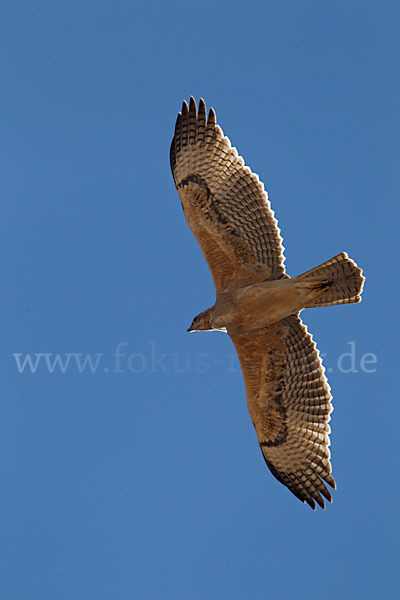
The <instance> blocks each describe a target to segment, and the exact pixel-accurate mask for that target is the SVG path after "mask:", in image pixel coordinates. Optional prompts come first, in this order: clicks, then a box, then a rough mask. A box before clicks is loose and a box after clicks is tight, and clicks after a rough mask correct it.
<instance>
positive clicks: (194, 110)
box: [189, 96, 197, 114]
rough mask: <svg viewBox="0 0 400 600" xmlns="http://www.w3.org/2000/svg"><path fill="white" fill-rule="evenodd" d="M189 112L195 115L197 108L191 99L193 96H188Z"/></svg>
mask: <svg viewBox="0 0 400 600" xmlns="http://www.w3.org/2000/svg"><path fill="white" fill-rule="evenodd" d="M189 112H190V113H193V112H194V114H196V113H197V106H196V100H195V99H194V98H193V96H190V100H189Z"/></svg>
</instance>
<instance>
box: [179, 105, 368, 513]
mask: <svg viewBox="0 0 400 600" xmlns="http://www.w3.org/2000/svg"><path fill="white" fill-rule="evenodd" d="M170 161H171V169H172V173H173V177H174V181H175V185H176V188H177V190H178V193H179V196H180V199H181V203H182V207H183V210H184V213H185V217H186V220H187V222H188V225H189V227H190V229H191V230H192V232H193V234H194V235H195V237H196V239H197V241H198V243H199V245H200V247H201V250H202V251H203V254H204V256H205V258H206V260H207V263H208V266H209V268H210V271H211V274H212V277H213V280H214V284H215V288H216V302H215V304H214V306H212V307H211V308H208V309H207V310H205V311H204V312H202V313H200V314H199V315H198V316H197V317H195V319H194V320H193V323H192V325H191V326H190V327H189V329H188V331H210V330H220V331H225V332H227V333H228V335H229V336H230V337H231V339H232V341H233V343H234V345H235V348H236V351H237V354H238V356H239V361H240V364H241V368H242V372H243V377H244V381H245V386H246V394H247V405H248V409H249V413H250V416H251V419H252V421H253V424H254V427H255V430H256V433H257V437H258V441H259V444H260V447H261V451H262V454H263V457H264V459H265V462H266V463H267V465H268V467H269V469H270V470H271V472H272V473H273V475H275V477H276V478H277V479H278V480H279V481H280V482H281V483H283V484H284V485H285V486H286V487H288V488H289V490H290V491H291V492H293V494H294V495H295V496H297V498H299V499H300V500H301V501H302V502H307V504H308V505H309V506H311V508H313V509H315V503H317V504H318V505H319V506H321V508H325V503H324V498H325V499H326V500H328V501H329V502H331V501H332V498H331V494H330V492H329V490H328V488H327V486H326V483H327V484H329V485H330V486H331V487H332V488H335V481H334V479H333V477H332V474H331V471H332V469H331V463H330V452H329V433H330V428H329V425H328V422H329V420H330V413H331V411H332V405H331V394H330V387H329V385H328V382H327V379H326V377H325V374H324V368H323V366H322V362H321V360H320V357H319V352H318V350H317V348H316V345H315V343H314V342H313V339H312V337H311V335H310V334H309V333H308V331H307V328H306V327H305V325H304V324H303V323H302V321H301V319H300V317H299V313H300V311H301V310H302V309H303V308H311V307H318V306H332V305H335V304H347V303H353V302H359V301H360V294H361V291H362V287H363V282H364V277H363V276H362V274H361V273H362V271H361V269H359V268H358V267H357V265H356V264H355V263H354V261H352V260H351V259H350V258H349V257H348V256H347V254H346V253H345V252H342V253H341V254H338V255H337V256H335V257H334V258H331V259H330V260H328V261H326V262H324V263H323V264H321V265H320V266H318V267H315V268H314V269H311V270H310V271H307V272H306V273H303V274H302V275H299V276H298V277H295V278H293V279H292V278H290V277H289V276H288V275H287V273H286V272H285V267H284V256H283V246H282V238H281V236H280V230H279V229H278V225H277V221H276V219H275V217H274V213H273V211H272V210H271V207H270V203H269V201H268V198H267V194H266V192H265V190H264V186H263V184H262V183H261V182H260V180H259V178H258V176H257V175H256V174H255V173H253V172H252V171H251V170H250V168H249V167H247V166H245V164H244V161H243V159H242V158H241V157H240V156H239V155H238V153H237V151H236V149H235V148H233V147H232V146H231V143H230V141H229V139H228V138H227V137H224V134H223V132H222V130H221V128H220V127H219V126H218V125H217V124H216V117H215V112H214V110H213V109H212V108H211V109H210V111H209V113H208V116H207V112H206V105H205V103H204V100H203V99H201V100H200V102H199V107H198V110H197V106H196V102H195V100H194V98H193V97H192V98H190V104H189V106H188V105H187V103H186V102H185V101H184V102H183V106H182V112H180V113H179V114H178V118H177V121H176V126H175V134H174V137H173V140H172V144H171V150H170Z"/></svg>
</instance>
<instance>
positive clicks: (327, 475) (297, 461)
mask: <svg viewBox="0 0 400 600" xmlns="http://www.w3.org/2000/svg"><path fill="white" fill-rule="evenodd" d="M231 337H232V340H233V343H234V344H235V348H236V351H237V353H238V355H239V360H240V363H241V367H242V371H243V376H244V380H245V384H246V392H247V404H248V408H249V412H250V416H251V419H252V421H253V424H254V427H255V429H256V432H257V437H258V441H259V443H260V447H261V451H262V453H263V455H264V458H265V461H266V463H267V465H268V467H269V468H270V470H271V472H272V473H273V475H275V477H276V478H277V479H279V481H280V482H281V483H283V484H284V485H286V486H287V487H288V488H289V490H290V491H291V492H293V494H294V495H295V496H297V498H299V499H300V500H302V501H303V502H307V503H308V504H309V505H310V506H311V507H312V508H313V509H315V502H317V504H319V505H320V506H321V507H322V508H325V504H324V500H323V498H322V497H321V496H324V497H325V498H326V499H327V500H329V502H331V500H332V498H331V495H330V493H329V490H328V488H327V487H326V485H325V483H324V481H323V480H325V481H326V482H327V483H328V484H329V485H330V486H332V487H333V488H335V481H334V479H333V477H332V475H331V464H330V461H329V458H330V452H329V448H328V446H329V437H328V434H329V433H330V427H329V425H328V421H329V420H330V416H329V415H330V413H331V411H332V405H331V395H330V391H329V390H330V388H329V385H328V382H327V379H326V377H325V375H324V368H323V366H322V363H321V360H320V358H319V353H318V350H317V349H316V345H315V343H314V342H313V340H312V337H311V335H310V334H309V333H308V332H307V328H306V327H305V325H303V323H302V321H301V319H300V318H299V317H298V316H296V315H292V316H290V317H287V318H286V319H284V320H283V321H280V322H279V323H276V324H275V325H272V326H269V327H265V328H263V329H259V330H256V331H252V332H250V333H247V334H242V335H237V336H231Z"/></svg>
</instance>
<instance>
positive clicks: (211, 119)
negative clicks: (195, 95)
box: [207, 107, 217, 127]
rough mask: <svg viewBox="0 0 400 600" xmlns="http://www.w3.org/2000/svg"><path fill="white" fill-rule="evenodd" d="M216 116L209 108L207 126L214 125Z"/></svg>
mask: <svg viewBox="0 0 400 600" xmlns="http://www.w3.org/2000/svg"><path fill="white" fill-rule="evenodd" d="M216 123H217V116H216V114H215V110H214V109H213V108H212V107H211V108H210V110H209V113H208V120H207V125H208V126H209V127H210V126H211V125H216Z"/></svg>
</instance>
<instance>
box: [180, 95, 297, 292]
mask: <svg viewBox="0 0 400 600" xmlns="http://www.w3.org/2000/svg"><path fill="white" fill-rule="evenodd" d="M170 159H171V169H172V173H173V176H174V180H175V185H176V187H177V190H178V192H179V196H180V198H181V201H182V206H183V210H184V213H185V217H186V220H187V222H188V224H189V226H190V228H191V230H192V232H193V234H194V235H195V236H196V238H197V241H198V242H199V244H200V247H201V249H202V251H203V254H204V256H205V258H206V260H207V262H208V265H209V267H210V270H211V273H212V276H213V279H214V283H215V287H216V290H217V293H222V292H224V291H226V290H228V289H233V288H237V287H240V286H244V285H248V284H251V283H256V282H257V281H263V280H265V279H280V278H282V277H286V275H285V269H284V266H283V263H284V257H283V247H282V244H281V241H282V238H281V237H280V234H279V229H278V226H277V221H276V220H275V218H274V213H273V211H272V210H271V208H270V204H269V202H268V199H267V194H266V192H265V190H264V186H263V184H262V183H261V182H260V180H259V179H258V176H257V175H255V174H254V173H252V172H251V170H250V169H249V167H246V166H245V164H244V161H243V159H242V158H241V157H240V156H238V153H237V151H236V149H235V148H232V146H231V143H230V141H229V139H228V138H227V137H224V135H223V133H222V130H221V129H220V127H219V126H218V125H217V124H216V120H215V112H214V110H213V109H212V108H211V109H210V112H209V114H208V119H207V113H206V105H205V103H204V100H202V99H201V100H200V103H199V111H198V113H197V108H196V103H195V101H194V99H193V98H191V99H190V106H189V107H188V105H187V104H186V102H183V106H182V113H179V114H178V118H177V121H176V126H175V135H174V138H173V140H172V144H171V151H170Z"/></svg>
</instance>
